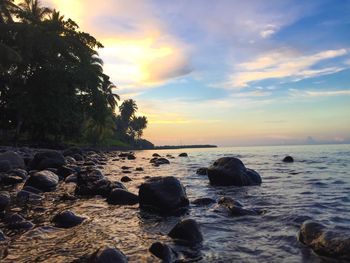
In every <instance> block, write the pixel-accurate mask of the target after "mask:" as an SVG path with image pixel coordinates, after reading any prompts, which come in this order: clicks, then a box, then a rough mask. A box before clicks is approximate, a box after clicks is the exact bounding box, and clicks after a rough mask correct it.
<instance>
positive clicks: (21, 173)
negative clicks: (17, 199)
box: [10, 168, 28, 180]
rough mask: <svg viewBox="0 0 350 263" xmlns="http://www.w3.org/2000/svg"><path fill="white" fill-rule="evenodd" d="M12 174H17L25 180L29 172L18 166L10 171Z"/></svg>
mask: <svg viewBox="0 0 350 263" xmlns="http://www.w3.org/2000/svg"><path fill="white" fill-rule="evenodd" d="M10 174H13V175H16V176H19V177H21V178H22V179H23V180H24V179H27V176H28V173H27V171H26V170H23V169H20V168H16V169H13V170H11V171H10Z"/></svg>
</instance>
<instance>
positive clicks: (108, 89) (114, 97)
mask: <svg viewBox="0 0 350 263" xmlns="http://www.w3.org/2000/svg"><path fill="white" fill-rule="evenodd" d="M102 78H103V82H102V92H103V94H104V95H105V96H106V100H107V103H108V105H109V106H110V107H111V108H112V110H115V108H116V107H117V106H118V101H119V100H120V97H119V95H118V94H115V93H113V89H116V88H117V86H116V85H114V84H113V83H112V82H111V81H110V80H109V76H107V75H105V74H103V76H102Z"/></svg>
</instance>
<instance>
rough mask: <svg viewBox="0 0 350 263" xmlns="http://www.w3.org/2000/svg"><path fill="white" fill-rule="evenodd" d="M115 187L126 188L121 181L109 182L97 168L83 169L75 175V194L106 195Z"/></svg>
mask: <svg viewBox="0 0 350 263" xmlns="http://www.w3.org/2000/svg"><path fill="white" fill-rule="evenodd" d="M115 188H120V189H126V188H125V186H124V185H123V184H122V183H119V182H111V181H109V180H108V179H107V178H105V176H103V174H102V173H101V172H100V171H98V170H93V171H85V172H81V173H79V174H78V175H77V186H76V188H75V194H76V195H85V196H94V195H101V196H103V197H108V196H109V194H110V193H111V191H112V190H113V189H115Z"/></svg>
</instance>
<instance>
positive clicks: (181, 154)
mask: <svg viewBox="0 0 350 263" xmlns="http://www.w3.org/2000/svg"><path fill="white" fill-rule="evenodd" d="M179 157H188V154H187V153H180V154H179Z"/></svg>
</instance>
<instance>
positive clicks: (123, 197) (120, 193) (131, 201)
mask: <svg viewBox="0 0 350 263" xmlns="http://www.w3.org/2000/svg"><path fill="white" fill-rule="evenodd" d="M107 202H108V203H109V204H112V205H135V204H137V203H138V202H139V198H138V196H137V195H135V194H133V193H130V192H129V191H127V190H124V189H113V190H112V191H111V193H110V195H109V196H108V198H107Z"/></svg>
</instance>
